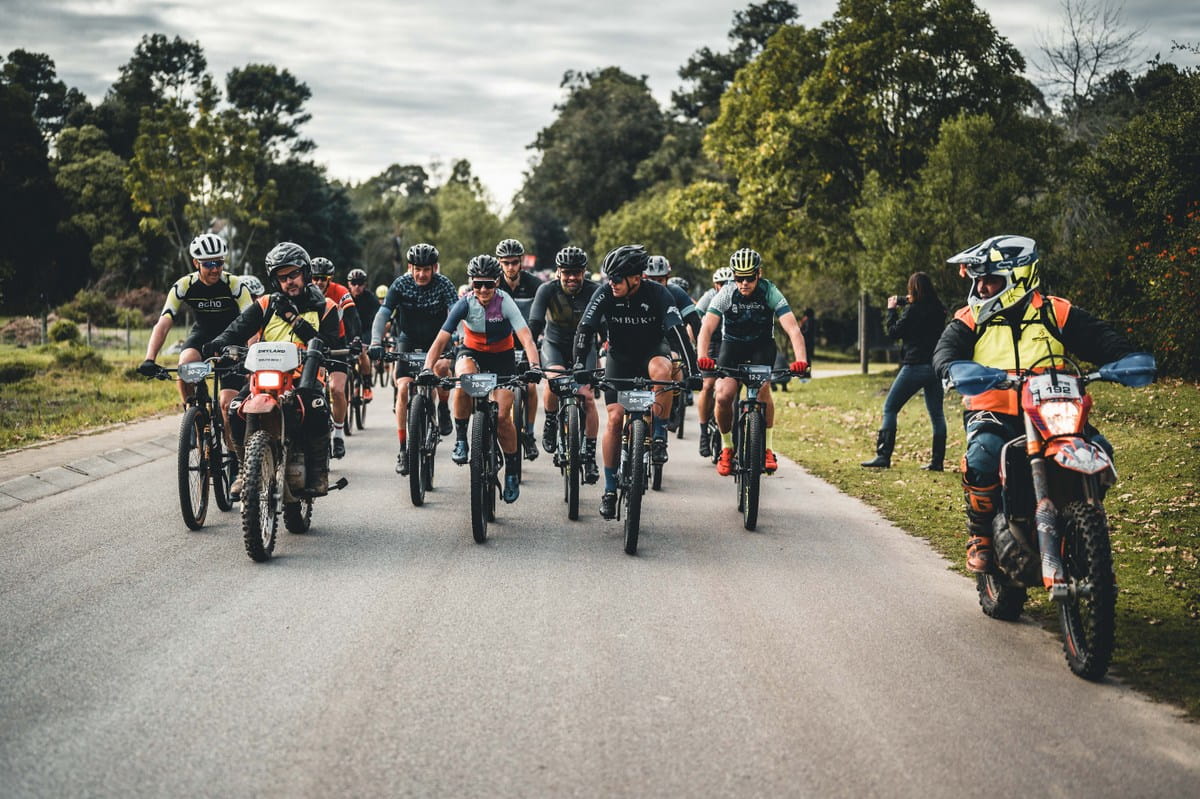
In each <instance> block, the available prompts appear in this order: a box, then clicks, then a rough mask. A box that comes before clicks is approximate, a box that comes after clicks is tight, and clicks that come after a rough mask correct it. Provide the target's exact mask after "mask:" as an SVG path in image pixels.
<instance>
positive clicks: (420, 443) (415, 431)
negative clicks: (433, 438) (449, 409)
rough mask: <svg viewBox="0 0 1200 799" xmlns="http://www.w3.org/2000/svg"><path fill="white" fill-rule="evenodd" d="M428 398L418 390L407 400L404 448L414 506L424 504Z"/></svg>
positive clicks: (410, 495)
mask: <svg viewBox="0 0 1200 799" xmlns="http://www.w3.org/2000/svg"><path fill="white" fill-rule="evenodd" d="M428 402H429V400H428V398H426V397H425V395H423V394H421V393H420V392H419V391H418V392H416V393H414V394H413V396H412V397H411V398H410V399H409V401H408V434H407V435H408V437H407V439H405V445H404V446H405V448H406V449H407V450H408V452H407V457H408V493H409V497H410V498H411V499H412V504H413V505H414V506H415V507H418V508H419V507H421V506H422V505H424V504H425V457H424V449H425V435H426V430H425V426H426V425H427V424H428V423H429V422H428V412H427V411H426V409H425V405H426V403H428Z"/></svg>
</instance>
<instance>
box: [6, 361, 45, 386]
mask: <svg viewBox="0 0 1200 799" xmlns="http://www.w3.org/2000/svg"><path fill="white" fill-rule="evenodd" d="M35 374H37V369H35V368H34V367H32V366H30V365H29V364H27V363H6V364H0V385H2V386H6V385H8V384H9V383H17V382H20V381H22V380H28V379H29V378H31V377H33V376H34V375H35Z"/></svg>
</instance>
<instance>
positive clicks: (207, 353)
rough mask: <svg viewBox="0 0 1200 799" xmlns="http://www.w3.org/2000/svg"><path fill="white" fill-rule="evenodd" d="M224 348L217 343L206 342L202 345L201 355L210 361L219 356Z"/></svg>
mask: <svg viewBox="0 0 1200 799" xmlns="http://www.w3.org/2000/svg"><path fill="white" fill-rule="evenodd" d="M222 349H223V347H222V346H221V345H220V344H218V343H216V342H215V341H206V342H204V343H203V344H201V345H200V355H201V356H202V357H203V358H204V359H205V360H207V359H209V358H212V357H214V356H215V355H217V354H219V353H220V352H221V350H222Z"/></svg>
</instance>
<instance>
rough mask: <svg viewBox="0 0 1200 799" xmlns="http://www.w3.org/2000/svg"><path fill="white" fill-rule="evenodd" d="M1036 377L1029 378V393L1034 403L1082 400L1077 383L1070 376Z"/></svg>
mask: <svg viewBox="0 0 1200 799" xmlns="http://www.w3.org/2000/svg"><path fill="white" fill-rule="evenodd" d="M1055 377H1056V376H1055V375H1038V376H1036V377H1031V378H1029V393H1030V394H1031V395H1032V396H1033V400H1034V402H1038V403H1042V402H1046V401H1053V400H1077V399H1082V398H1083V394H1082V393H1081V392H1080V391H1079V381H1078V380H1077V379H1075V378H1074V377H1071V376H1070V375H1057V378H1058V379H1057V380H1055Z"/></svg>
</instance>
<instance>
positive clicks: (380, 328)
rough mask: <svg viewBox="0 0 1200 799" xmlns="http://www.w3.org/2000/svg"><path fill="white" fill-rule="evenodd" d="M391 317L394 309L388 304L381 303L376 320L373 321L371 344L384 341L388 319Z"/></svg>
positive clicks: (376, 313)
mask: <svg viewBox="0 0 1200 799" xmlns="http://www.w3.org/2000/svg"><path fill="white" fill-rule="evenodd" d="M391 318H392V309H391V308H389V307H388V306H387V305H380V306H379V310H378V311H376V312H375V320H374V321H373V322H372V323H371V344H373V345H377V344H382V343H383V336H384V334H385V333H387V324H388V320H389V319H391Z"/></svg>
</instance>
